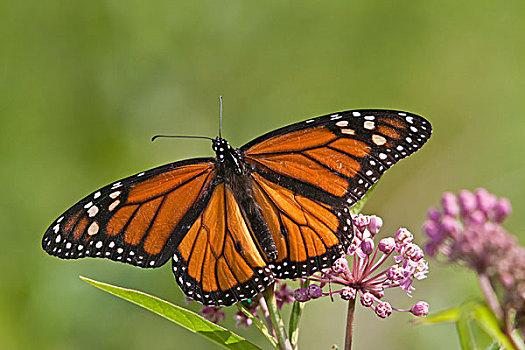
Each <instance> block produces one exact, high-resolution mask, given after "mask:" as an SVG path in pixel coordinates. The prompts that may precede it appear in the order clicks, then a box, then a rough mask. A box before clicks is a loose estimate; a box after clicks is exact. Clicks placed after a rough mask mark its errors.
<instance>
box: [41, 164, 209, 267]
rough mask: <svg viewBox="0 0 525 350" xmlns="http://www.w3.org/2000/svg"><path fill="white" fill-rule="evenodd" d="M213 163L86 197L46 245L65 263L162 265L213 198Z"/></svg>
mask: <svg viewBox="0 0 525 350" xmlns="http://www.w3.org/2000/svg"><path fill="white" fill-rule="evenodd" d="M214 176H215V168H214V163H213V162H212V159H209V158H203V159H193V160H189V161H181V162H176V163H172V164H168V165H165V166H161V167H158V168H155V169H151V170H148V171H147V172H143V173H139V174H136V175H133V176H130V177H128V178H126V179H123V180H121V181H118V182H115V183H113V184H111V185H108V186H106V187H103V188H101V189H99V190H98V191H95V192H94V193H92V194H90V195H88V196H87V197H85V198H84V199H82V200H81V201H80V202H78V203H77V204H75V205H74V206H73V207H71V208H70V209H69V210H68V211H66V212H65V213H64V214H63V215H61V216H60V217H59V218H58V219H57V220H56V221H55V222H54V223H53V224H52V225H51V226H50V227H49V228H48V229H47V231H46V233H45V235H44V238H43V241H42V246H43V248H44V250H45V251H46V252H48V253H49V254H51V255H55V256H57V257H59V258H63V259H77V258H83V257H100V258H108V259H112V260H115V261H121V262H125V263H128V264H132V265H136V266H140V267H158V266H161V265H163V264H164V263H165V262H166V261H167V260H168V259H169V258H170V257H171V255H172V250H173V248H170V247H172V245H171V244H169V242H171V241H172V240H174V239H176V238H177V235H182V234H184V233H185V231H187V230H188V229H189V224H191V223H192V222H193V221H194V220H195V218H196V217H197V216H198V214H199V211H200V210H202V207H203V206H204V205H205V204H206V201H207V200H209V194H210V193H211V192H210V189H211V186H212V182H213V181H212V180H213V179H214Z"/></svg>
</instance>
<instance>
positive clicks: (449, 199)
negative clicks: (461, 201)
mask: <svg viewBox="0 0 525 350" xmlns="http://www.w3.org/2000/svg"><path fill="white" fill-rule="evenodd" d="M441 204H442V205H443V211H444V212H445V214H447V215H450V216H456V215H458V214H459V206H458V200H457V198H456V196H455V195H454V193H452V192H445V193H443V197H442V199H441Z"/></svg>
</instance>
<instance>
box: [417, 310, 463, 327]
mask: <svg viewBox="0 0 525 350" xmlns="http://www.w3.org/2000/svg"><path fill="white" fill-rule="evenodd" d="M459 313H460V311H459V307H455V308H453V309H448V310H445V311H441V312H438V313H436V314H432V315H428V316H426V317H421V318H418V319H416V320H414V321H412V323H413V324H415V325H429V324H436V323H442V322H456V321H457V320H458V319H459Z"/></svg>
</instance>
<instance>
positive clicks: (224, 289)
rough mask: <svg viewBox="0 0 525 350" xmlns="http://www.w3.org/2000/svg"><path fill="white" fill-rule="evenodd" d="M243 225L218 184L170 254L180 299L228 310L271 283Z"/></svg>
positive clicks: (230, 197)
mask: <svg viewBox="0 0 525 350" xmlns="http://www.w3.org/2000/svg"><path fill="white" fill-rule="evenodd" d="M248 225H249V224H248V223H247V222H246V221H245V219H244V217H243V215H242V212H241V210H240V208H239V205H238V204H237V201H236V200H235V198H234V196H233V193H232V191H231V190H230V188H229V187H227V185H225V184H224V183H220V184H218V185H217V187H216V188H215V190H214V191H213V194H212V196H211V199H210V201H209V202H208V205H207V207H206V208H205V209H204V210H203V211H202V213H201V215H199V217H198V218H197V219H196V221H195V223H194V224H193V225H192V226H191V228H190V229H189V231H188V233H187V234H186V235H185V236H184V238H183V239H182V240H181V241H180V243H179V244H178V248H177V250H176V251H175V254H174V255H173V273H174V274H175V278H176V280H177V283H178V284H179V286H180V287H181V289H182V290H183V291H184V293H185V294H187V295H188V296H190V297H191V298H193V299H195V300H197V301H199V302H201V303H203V304H206V305H217V306H219V305H231V304H233V303H236V302H238V301H240V300H244V299H248V298H251V297H254V296H255V295H257V294H258V293H259V292H261V291H263V290H264V289H266V287H267V286H268V285H270V284H271V283H273V281H274V277H273V274H272V273H271V271H270V269H269V268H268V267H267V264H266V261H265V260H264V255H263V254H262V253H261V251H260V250H259V248H258V244H257V243H256V241H255V239H254V237H253V235H252V234H251V232H250V229H249V226H248Z"/></svg>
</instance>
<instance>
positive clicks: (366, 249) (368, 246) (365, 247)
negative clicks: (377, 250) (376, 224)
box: [360, 238, 374, 255]
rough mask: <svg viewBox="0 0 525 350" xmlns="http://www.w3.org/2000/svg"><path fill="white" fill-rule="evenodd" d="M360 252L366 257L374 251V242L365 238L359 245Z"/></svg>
mask: <svg viewBox="0 0 525 350" xmlns="http://www.w3.org/2000/svg"><path fill="white" fill-rule="evenodd" d="M360 248H361V250H362V251H363V253H365V254H366V255H370V254H372V253H373V251H374V241H373V240H372V239H371V238H365V239H364V240H363V241H362V242H361V245H360Z"/></svg>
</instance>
